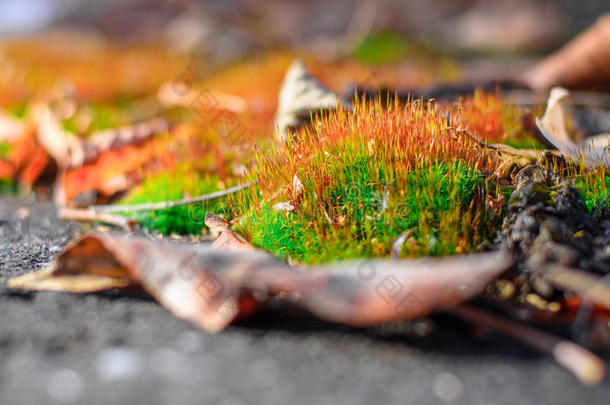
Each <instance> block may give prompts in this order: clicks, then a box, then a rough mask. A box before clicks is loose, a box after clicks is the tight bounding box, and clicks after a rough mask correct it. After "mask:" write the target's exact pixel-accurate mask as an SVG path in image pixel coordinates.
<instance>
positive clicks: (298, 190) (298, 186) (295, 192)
mask: <svg viewBox="0 0 610 405" xmlns="http://www.w3.org/2000/svg"><path fill="white" fill-rule="evenodd" d="M303 191H305V187H303V183H301V180H300V179H299V177H298V176H297V174H296V173H295V174H294V176H293V177H292V197H293V198H294V199H295V200H298V199H300V198H301V197H302V196H303Z"/></svg>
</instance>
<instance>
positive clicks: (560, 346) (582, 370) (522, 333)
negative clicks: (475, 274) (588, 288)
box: [449, 305, 606, 385]
mask: <svg viewBox="0 0 610 405" xmlns="http://www.w3.org/2000/svg"><path fill="white" fill-rule="evenodd" d="M449 312H450V313H452V314H454V315H456V316H458V317H460V318H462V319H464V320H467V321H470V322H473V323H476V324H478V325H481V326H485V327H488V328H492V329H495V330H497V331H498V332H501V333H503V334H505V335H507V336H511V337H514V338H515V339H518V340H520V341H522V342H525V343H527V344H529V345H531V346H533V347H535V348H537V349H539V350H541V351H543V352H546V353H550V354H552V355H553V357H554V358H555V360H556V361H557V362H558V363H559V364H561V365H562V366H563V367H565V368H566V369H567V370H569V371H570V372H571V373H572V374H574V375H575V376H576V377H577V378H578V379H579V380H580V381H581V382H582V383H583V384H586V385H596V384H599V383H600V382H601V381H602V380H603V378H604V375H605V373H606V367H605V365H604V362H603V361H602V360H601V359H600V358H599V357H597V356H596V355H595V354H593V353H591V352H590V351H588V350H587V349H585V348H583V347H581V346H579V345H577V344H576V343H573V342H570V341H568V340H564V339H562V338H560V337H557V336H554V335H551V334H549V333H546V332H542V331H540V330H537V329H534V328H531V327H529V326H526V325H523V324H520V323H517V322H513V321H511V320H509V319H506V318H502V317H500V316H497V315H494V314H492V313H490V312H487V311H484V310H481V309H478V308H475V307H473V306H471V305H461V306H459V307H456V308H453V309H451V310H449Z"/></svg>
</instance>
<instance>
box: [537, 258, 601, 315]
mask: <svg viewBox="0 0 610 405" xmlns="http://www.w3.org/2000/svg"><path fill="white" fill-rule="evenodd" d="M541 274H542V278H543V279H544V280H546V281H547V282H549V283H550V284H551V285H553V286H555V287H558V288H561V289H562V290H568V291H572V292H575V293H577V294H578V295H580V296H581V297H583V298H584V299H587V300H590V301H591V302H594V303H596V304H597V305H599V306H602V307H604V308H606V309H610V284H609V283H608V282H607V280H604V279H603V278H601V277H598V276H596V275H594V274H591V273H586V272H584V271H580V270H576V269H572V268H569V267H565V266H559V265H555V266H551V267H549V268H547V269H546V270H545V271H544V272H542V273H541Z"/></svg>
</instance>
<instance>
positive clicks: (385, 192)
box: [238, 163, 499, 263]
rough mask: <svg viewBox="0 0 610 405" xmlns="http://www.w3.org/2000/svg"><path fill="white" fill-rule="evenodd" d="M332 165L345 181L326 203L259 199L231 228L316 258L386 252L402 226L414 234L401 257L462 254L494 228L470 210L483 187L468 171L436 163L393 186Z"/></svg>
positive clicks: (266, 245)
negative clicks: (282, 206) (279, 203)
mask: <svg viewBox="0 0 610 405" xmlns="http://www.w3.org/2000/svg"><path fill="white" fill-rule="evenodd" d="M337 169H338V170H343V171H344V172H346V174H347V175H346V176H345V177H344V180H346V182H342V184H336V185H334V187H333V189H332V190H330V195H331V199H330V201H329V203H328V204H325V205H324V206H323V207H316V206H308V207H304V206H301V207H299V208H298V209H296V210H295V211H293V212H286V211H276V210H274V209H273V208H272V204H270V203H265V204H263V205H262V206H261V207H257V208H254V209H252V210H251V211H250V212H248V213H247V214H246V215H245V216H244V217H243V218H242V219H241V221H240V227H239V228H238V229H239V230H241V231H245V232H246V234H247V236H249V237H250V238H251V240H252V243H253V244H254V245H255V246H258V247H261V248H263V249H266V250H268V251H271V252H272V253H274V254H276V255H277V256H279V257H283V258H285V257H288V256H289V257H291V258H292V259H295V260H298V261H302V262H307V263H316V262H324V261H330V260H338V259H348V258H355V257H377V256H388V255H389V254H390V251H391V247H392V242H393V240H395V239H396V238H397V237H398V236H399V235H400V234H401V233H403V232H405V231H407V230H409V229H413V230H414V232H413V235H412V236H413V239H412V240H411V241H410V242H409V243H407V244H405V245H404V248H403V253H404V254H406V255H408V256H422V255H447V254H453V253H458V252H459V253H465V252H469V251H473V250H475V248H476V247H477V245H478V244H480V243H481V242H483V241H484V240H486V239H487V238H489V237H490V236H491V235H490V234H491V233H493V231H495V229H497V227H498V226H499V219H496V220H495V221H494V220H493V219H492V218H490V217H487V216H486V217H485V218H482V217H481V213H480V212H479V213H478V214H477V213H476V212H477V211H480V209H481V207H477V204H478V203H477V202H476V201H475V200H476V199H477V196H480V195H484V194H483V191H484V188H485V184H484V181H483V179H482V178H481V176H480V175H478V174H477V172H476V171H475V170H474V169H472V168H466V167H463V166H461V165H447V164H442V163H441V164H438V165H435V166H433V167H430V168H427V169H425V170H415V171H413V172H412V173H410V176H409V177H408V179H407V181H406V183H405V184H403V185H401V186H400V187H398V184H397V183H398V182H396V181H393V180H392V179H385V180H386V181H385V182H384V183H376V182H371V179H373V178H379V177H377V176H370V175H369V173H368V172H367V169H366V164H358V163H357V164H356V166H353V165H352V166H344V167H343V168H337ZM323 210H324V211H325V212H326V214H327V215H328V218H330V219H331V221H332V222H333V223H332V224H330V223H329V221H328V219H327V217H326V214H325V213H324V212H323ZM475 217H476V218H475ZM481 220H483V222H481ZM492 222H493V224H492ZM492 225H493V226H492Z"/></svg>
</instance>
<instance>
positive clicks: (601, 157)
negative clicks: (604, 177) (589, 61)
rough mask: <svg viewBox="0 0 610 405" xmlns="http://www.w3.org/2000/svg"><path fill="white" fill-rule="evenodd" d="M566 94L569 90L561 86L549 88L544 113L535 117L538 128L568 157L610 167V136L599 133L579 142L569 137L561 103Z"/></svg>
mask: <svg viewBox="0 0 610 405" xmlns="http://www.w3.org/2000/svg"><path fill="white" fill-rule="evenodd" d="M568 95H569V92H568V91H567V90H566V89H564V88H562V87H555V88H553V89H552V90H551V92H550V95H549V99H548V102H547V106H546V111H545V112H544V115H543V116H542V118H536V125H537V126H538V129H539V130H540V132H541V133H542V135H543V136H544V138H545V139H546V140H547V141H548V142H549V143H550V144H551V145H553V146H555V147H556V148H557V149H559V150H560V151H561V152H562V153H563V154H564V155H566V156H567V157H569V158H570V159H572V160H575V161H578V160H579V159H580V158H582V159H583V160H584V162H585V164H586V165H587V166H589V167H599V166H606V167H610V148H609V145H610V144H608V140H609V139H610V138H609V137H608V136H607V135H599V136H596V137H593V139H587V140H585V141H584V142H583V143H580V144H577V143H575V142H574V141H573V140H572V139H571V138H570V136H569V134H568V131H567V128H566V122H565V121H566V120H565V114H564V111H563V103H564V101H565V100H566V98H567V97H568ZM604 140H605V141H606V142H605V144H604Z"/></svg>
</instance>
